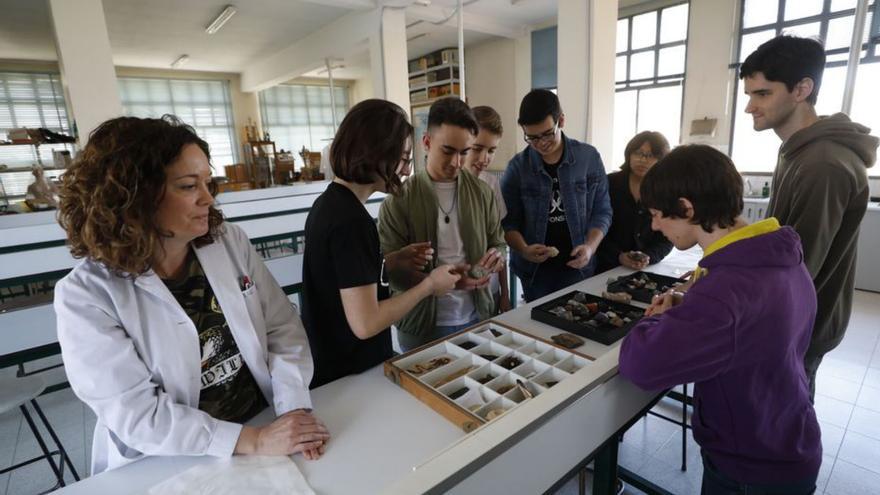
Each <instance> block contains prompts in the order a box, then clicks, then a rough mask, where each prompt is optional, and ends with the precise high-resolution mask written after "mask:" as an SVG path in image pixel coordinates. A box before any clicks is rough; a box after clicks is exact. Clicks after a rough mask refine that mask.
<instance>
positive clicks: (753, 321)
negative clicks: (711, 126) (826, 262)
mask: <svg viewBox="0 0 880 495" xmlns="http://www.w3.org/2000/svg"><path fill="white" fill-rule="evenodd" d="M682 177H687V178H688V180H682ZM641 196H642V202H643V204H644V205H645V206H646V207H647V208H649V210H650V211H651V215H652V228H653V229H654V230H659V231H661V232H663V234H664V235H665V236H666V238H667V239H669V240H670V241H671V242H672V243H673V244H674V245H675V247H676V248H678V249H682V250H684V249H689V248H691V247H693V246H694V245H696V244H699V245H700V246H701V247H702V248H703V253H704V255H703V258H702V259H701V260H700V262H699V268H698V269H697V272H696V274H695V278H696V281H695V282H694V284H693V286H692V287H691V288H690V289H689V290H688V291H687V293H685V294H682V293H673V292H671V291H670V292H669V293H666V294H664V295H662V296H658V297H657V298H655V300H654V302H653V304H652V305H651V307H650V308H649V309H648V311H647V312H646V314H647V315H649V316H647V317H646V318H644V319H643V320H641V321H640V322H639V323H638V324H637V325H636V326H634V327H633V328H632V330H631V331H630V333H629V335H628V336H627V337H626V339H625V340H624V341H623V344H622V345H621V349H620V374H621V375H622V376H624V377H626V378H628V379H629V380H631V381H632V382H634V383H635V384H636V385H638V386H640V387H642V388H644V389H646V390H657V391H660V390H664V389H667V388H670V387H673V386H675V385H678V384H681V383H689V382H694V383H695V386H694V415H693V419H692V424H693V431H694V439H695V440H696V441H697V443H698V444H700V447H701V448H702V453H703V466H704V470H703V491H702V493H704V494H720V493H785V494H801V493H803V494H808V493H813V491H814V490H815V485H816V478H817V475H818V472H819V465H820V464H821V462H822V444H821V441H820V431H819V423H818V422H817V420H816V413H815V411H814V410H813V406H812V404H811V403H810V395H809V387H808V385H807V377H806V373H805V371H804V366H803V359H804V354H805V353H806V350H807V346H808V345H809V342H810V334H811V331H812V327H813V320H814V318H815V315H816V291H815V289H814V287H813V282H812V280H811V278H810V274H809V272H807V269H806V267H805V266H804V254H803V250H802V248H801V242H800V238H799V237H798V235H797V233H795V231H794V230H793V229H791V228H790V227H780V226H779V222H778V221H777V220H776V219H775V218H768V219H767V220H763V221H761V222H757V223H755V224H752V225H748V224H747V223H746V222H745V220H743V219H742V217H740V213H741V212H742V208H743V202H742V179H741V178H740V175H739V173H737V171H736V168H735V167H734V165H733V163H731V161H730V159H729V158H727V157H726V156H725V155H724V154H722V153H721V152H719V151H717V150H715V149H713V148H711V147H709V146H702V145H692V146H680V147H678V148H676V149H675V150H673V151H672V152H671V153H670V154H669V155H667V156H666V157H665V158H663V159H662V160H660V162H658V163H657V165H655V166H654V167H653V168H652V169H651V170H650V171H649V172H648V174H647V175H646V176H645V180H644V182H643V183H642V187H641Z"/></svg>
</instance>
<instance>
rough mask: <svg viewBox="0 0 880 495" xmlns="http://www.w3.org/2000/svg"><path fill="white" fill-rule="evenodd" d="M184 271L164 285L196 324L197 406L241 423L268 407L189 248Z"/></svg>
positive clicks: (200, 267)
mask: <svg viewBox="0 0 880 495" xmlns="http://www.w3.org/2000/svg"><path fill="white" fill-rule="evenodd" d="M186 263H187V266H186V272H185V273H184V275H182V276H181V277H180V278H179V279H176V280H165V279H163V282H165V285H166V286H167V287H168V290H170V291H171V294H172V295H173V296H174V298H175V299H177V302H178V303H180V306H181V307H182V308H183V310H184V311H185V312H186V314H187V316H189V317H190V319H191V320H192V321H193V324H195V326H196V331H197V332H198V333H199V347H200V348H201V350H202V352H201V360H202V361H201V362H202V376H201V386H202V388H201V391H200V393H199V409H201V410H202V411H205V412H206V413H208V414H210V415H211V416H213V417H214V418H217V419H220V420H223V421H232V422H234V423H244V422H246V421H248V420H250V419H251V418H253V417H254V416H256V415H257V413H259V412H260V411H262V410H263V409H265V408H266V407H268V404H267V403H266V398H265V397H263V393H262V392H261V391H260V387H259V385H257V381H256V380H255V379H254V376H253V375H252V374H251V370H250V369H248V366H247V364H246V363H245V362H244V360H243V359H242V358H241V351H239V349H238V344H237V343H236V342H235V339H234V338H233V337H232V332H231V331H230V330H229V325H228V323H227V322H226V316H225V315H224V314H223V310H222V309H221V308H220V304H219V303H218V302H217V297H216V296H214V290H213V289H212V288H211V284H209V283H208V278H207V277H206V276H205V272H204V271H203V270H202V265H201V264H200V263H199V260H198V258H196V257H195V255H194V254H193V253H192V251H190V254H189V257H188V258H187V262H186Z"/></svg>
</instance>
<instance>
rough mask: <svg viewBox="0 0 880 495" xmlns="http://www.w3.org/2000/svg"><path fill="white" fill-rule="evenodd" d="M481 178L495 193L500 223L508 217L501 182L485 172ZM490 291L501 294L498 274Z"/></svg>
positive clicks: (493, 278)
mask: <svg viewBox="0 0 880 495" xmlns="http://www.w3.org/2000/svg"><path fill="white" fill-rule="evenodd" d="M479 178H480V180H481V181H483V182H485V183H486V184H488V185H489V187H491V188H492V192H493V193H495V208H497V209H498V221H499V222H500V221H501V219H502V218H504V217H506V216H507V205H505V204H504V196H502V195H501V182H500V181H499V180H498V177H497V176H496V175H494V174H490V173H488V172H486V171H485V170H484V171H482V172H480V175H479ZM489 290H490V291H492V294H501V282H500V281H499V279H498V274H497V273H493V274H492V278H490V279H489Z"/></svg>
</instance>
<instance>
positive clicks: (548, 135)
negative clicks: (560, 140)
mask: <svg viewBox="0 0 880 495" xmlns="http://www.w3.org/2000/svg"><path fill="white" fill-rule="evenodd" d="M558 130H559V124H556V125H554V126H553V129H550V130H549V131H546V132H544V133H542V134H539V135H537V136H530V135H528V134H524V135H523V139H524V140H525V142H527V143H529V144H538V143H540V142H548V141H550V140H552V139H553V138H554V137H556V131H558Z"/></svg>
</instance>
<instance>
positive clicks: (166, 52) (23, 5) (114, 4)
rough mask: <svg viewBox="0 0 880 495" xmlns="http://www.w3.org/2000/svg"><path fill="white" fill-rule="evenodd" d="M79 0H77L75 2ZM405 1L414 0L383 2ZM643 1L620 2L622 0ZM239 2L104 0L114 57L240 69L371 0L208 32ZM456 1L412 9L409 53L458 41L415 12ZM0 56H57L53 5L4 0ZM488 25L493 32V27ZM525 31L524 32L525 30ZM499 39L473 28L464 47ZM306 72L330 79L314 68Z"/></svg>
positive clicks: (502, 12)
mask: <svg viewBox="0 0 880 495" xmlns="http://www.w3.org/2000/svg"><path fill="white" fill-rule="evenodd" d="M72 1H73V0H72ZM384 1H385V3H386V4H389V5H405V4H409V3H411V2H412V0H393V1H392V0H384ZM642 1H644V0H621V4H627V5H629V4H632V3H640V2H642ZM231 2H235V0H149V1H147V0H104V1H103V4H104V13H105V16H106V19H107V26H108V32H109V36H110V44H111V47H112V50H113V62H114V64H116V65H120V66H132V67H151V68H162V69H169V68H170V65H171V63H172V62H173V61H174V60H176V59H177V58H178V57H179V56H180V55H182V54H184V53H185V54H188V55H189V56H190V60H189V62H188V63H187V64H186V65H185V66H184V67H182V69H184V70H208V71H223V72H240V71H242V70H243V69H244V68H245V67H246V66H247V65H248V64H249V63H250V62H253V61H254V60H258V59H260V58H262V57H264V56H268V55H272V54H274V53H276V52H278V51H280V50H282V49H283V48H285V47H287V46H289V45H291V44H293V43H295V42H297V41H298V40H300V39H302V38H304V37H305V36H307V35H309V34H311V33H313V32H315V31H317V30H319V29H321V28H322V27H323V26H325V25H327V24H329V23H330V22H332V21H333V20H335V19H337V18H339V17H341V16H343V15H345V14H347V13H348V12H351V10H350V9H363V8H364V5H365V4H367V3H369V2H367V1H365V0H246V1H244V0H238V1H237V2H235V6H236V8H237V10H238V12H237V13H236V14H235V15H234V16H233V17H232V18H231V19H230V20H229V22H227V23H226V25H225V26H224V27H223V28H222V29H221V30H220V31H219V32H218V33H216V34H214V35H208V34H206V33H205V29H204V28H205V26H207V25H208V24H209V23H210V22H211V21H212V20H213V19H214V17H215V16H216V15H217V14H219V13H220V11H221V10H223V7H224V6H225V5H226V4H227V3H231ZM456 3H457V0H432V1H431V3H430V7H417V6H414V7H410V8H409V9H408V10H407V25H408V28H407V38H408V39H410V40H411V41H410V42H409V44H408V52H409V57H410V58H415V57H418V56H421V55H424V54H425V53H428V52H431V51H433V50H437V49H440V48H444V47H449V46H456V45H457V44H458V31H457V24H456V22H457V20H456V19H455V18H453V19H452V20H450V21H449V22H447V23H446V24H444V25H442V26H440V25H436V24H433V23H432V22H429V21H425V20H422V19H424V18H425V16H424V15H414V14H413V13H412V12H413V11H414V10H418V9H422V11H424V10H425V9H430V10H431V12H433V13H434V14H439V17H437V18H442V17H445V16H447V15H451V14H452V13H453V12H454V9H455V6H456ZM465 4H466V6H465V8H464V12H465V19H466V20H467V19H470V20H471V22H475V23H483V24H486V25H491V24H497V25H498V26H500V29H502V30H504V29H508V28H509V29H512V30H516V29H522V28H524V27H528V26H534V25H539V24H543V23H546V22H548V21H550V20H552V19H553V18H554V17H555V16H556V5H557V0H476V1H474V0H465ZM0 12H2V15H0V59H14V60H47V61H49V60H56V59H57V57H56V54H55V42H54V35H53V33H52V25H51V21H50V19H49V10H48V6H47V4H46V2H45V1H43V0H0ZM485 31H488V32H493V31H492V29H487V30H485ZM523 32H524V31H523ZM493 38H495V36H494V35H492V34H486V32H480V31H477V30H473V29H466V31H465V45H466V46H467V45H473V44H476V43H480V42H483V41H486V40H489V39H493ZM337 63H341V64H342V65H345V68H342V69H337V70H334V76H335V77H339V78H349V79H357V78H360V77H366V76H368V75H369V56H368V54H367V51H366V47H365V48H364V51H363V52H361V53H357V54H355V55H353V56H351V57H348V58H347V59H345V60H340V61H337ZM308 75H311V76H317V77H326V71H323V72H321V71H320V69H316V70H314V71H312V72H310V73H309V74H308Z"/></svg>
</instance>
